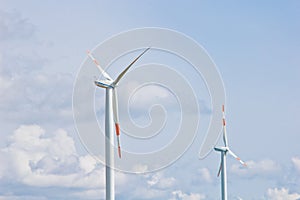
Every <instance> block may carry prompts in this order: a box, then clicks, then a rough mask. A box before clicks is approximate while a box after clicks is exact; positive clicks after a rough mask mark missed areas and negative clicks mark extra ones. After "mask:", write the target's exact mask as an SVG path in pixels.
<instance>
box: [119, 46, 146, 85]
mask: <svg viewBox="0 0 300 200" xmlns="http://www.w3.org/2000/svg"><path fill="white" fill-rule="evenodd" d="M149 49H150V47H148V48H147V49H146V50H144V51H143V52H142V53H141V54H140V55H139V56H138V57H136V59H134V60H133V61H132V62H131V63H130V64H129V65H128V66H127V67H126V68H125V69H124V70H123V71H122V72H121V73H120V75H119V76H118V77H117V78H116V80H115V81H114V84H115V85H117V84H118V82H119V81H120V80H121V78H122V77H123V76H124V74H125V73H126V72H127V71H128V70H129V68H130V67H131V66H132V65H133V64H134V63H135V62H136V61H137V60H138V59H139V58H140V57H141V56H142V55H143V54H144V53H146V51H148V50H149Z"/></svg>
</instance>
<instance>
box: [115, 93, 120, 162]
mask: <svg viewBox="0 0 300 200" xmlns="http://www.w3.org/2000/svg"><path fill="white" fill-rule="evenodd" d="M113 115H114V121H115V128H116V135H117V142H118V154H119V157H120V158H121V146H120V126H119V113H118V96H117V90H116V88H114V90H113Z"/></svg>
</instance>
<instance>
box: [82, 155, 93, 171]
mask: <svg viewBox="0 0 300 200" xmlns="http://www.w3.org/2000/svg"><path fill="white" fill-rule="evenodd" d="M96 164H97V162H96V159H95V158H94V157H92V156H90V155H86V156H82V157H80V158H79V166H80V168H81V169H83V170H84V171H85V172H86V173H89V172H91V171H93V170H94V169H95V167H96Z"/></svg>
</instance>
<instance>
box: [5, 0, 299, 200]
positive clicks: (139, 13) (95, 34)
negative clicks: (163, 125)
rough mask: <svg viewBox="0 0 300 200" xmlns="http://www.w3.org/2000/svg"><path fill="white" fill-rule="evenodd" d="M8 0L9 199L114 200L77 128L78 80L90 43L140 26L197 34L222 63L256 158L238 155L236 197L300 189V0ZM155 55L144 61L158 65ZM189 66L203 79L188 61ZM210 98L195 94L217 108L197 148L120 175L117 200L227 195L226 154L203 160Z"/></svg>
mask: <svg viewBox="0 0 300 200" xmlns="http://www.w3.org/2000/svg"><path fill="white" fill-rule="evenodd" d="M0 2H1V4H0V95H1V98H0V108H1V109H0V119H1V131H0V137H1V140H0V163H1V164H0V199H5V200H11V199H13V200H15V199H17V200H25V199H30V200H31V199H38V200H40V199H42V200H43V199H104V194H105V182H104V168H103V165H102V164H101V163H99V162H98V161H97V160H95V159H94V157H92V156H90V155H89V154H88V152H87V151H86V150H85V148H84V147H83V145H82V143H81V142H80V139H79V136H78V134H77V131H76V127H75V123H74V120H73V111H72V92H73V86H74V82H75V80H76V75H77V72H78V71H79V69H80V66H81V63H82V62H83V61H84V59H86V50H87V49H93V48H94V47H95V46H96V45H97V44H99V43H100V42H102V41H104V40H105V39H107V38H109V37H111V36H112V35H114V34H117V33H119V32H122V31H126V30H129V29H133V28H142V27H162V28H168V29H173V30H176V31H179V32H182V33H184V34H186V35H188V36H189V37H191V38H193V39H194V40H195V41H197V42H198V43H199V44H201V45H202V46H203V47H204V48H205V49H206V50H207V52H208V53H209V55H210V56H211V58H212V59H213V60H214V62H215V63H216V65H217V66H218V69H219V72H220V74H221V76H222V79H223V82H224V86H225V89H226V108H227V109H226V110H227V115H226V117H227V121H228V123H227V125H228V127H227V131H228V138H229V141H230V145H231V147H232V149H233V150H234V151H235V152H236V153H237V154H238V155H239V156H240V157H242V158H243V159H244V160H245V161H246V162H247V164H248V167H247V168H243V167H241V166H240V165H239V163H237V162H235V160H233V159H231V158H228V179H229V180H228V193H229V199H255V200H256V199H270V200H280V199H286V200H295V199H299V198H300V189H299V188H300V179H299V177H300V148H299V141H300V131H299V127H298V126H299V122H300V117H299V113H300V103H299V102H300V89H299V85H300V58H299V56H298V54H299V52H300V40H299V35H300V21H299V18H300V2H299V1H297V0H294V1H293V0H291V1H281V2H274V1H264V2H261V1H251V2H243V3H242V2H233V1H226V2H215V1H185V2H184V3H183V2H180V1H163V2H162V1H153V0H152V1H150V0H145V1H127V2H126V3H125V2H116V1H115V2H114V1H111V2H108V1H101V0H98V1H96V0H88V1H85V2H83V1H70V0H65V1H61V2H54V1H34V0H28V1H16V0H0ZM150 55H152V57H155V56H157V55H156V54H155V52H152V54H150ZM150 55H149V56H148V57H147V56H146V57H145V61H149V62H151V58H152V57H151V56H150ZM121 62H122V60H120V61H119V63H121ZM124 63H125V64H126V63H128V59H124ZM141 63H142V62H141ZM176 67H178V68H176ZM112 68H113V66H112ZM175 68H176V69H177V70H179V71H180V69H179V68H180V67H179V66H175ZM117 71H119V69H116V68H114V69H112V73H115V72H117ZM182 73H183V72H182ZM186 75H187V76H188V75H191V76H193V74H192V72H190V74H189V71H188V70H187V74H186ZM191 81H192V82H191V83H190V84H192V85H193V84H197V81H195V80H194V82H193V78H192V80H191ZM202 84H203V83H202ZM199 88H202V87H200V86H199ZM194 89H197V87H194ZM148 91H150V92H149V93H150V94H156V95H157V96H155V98H154V99H156V102H154V103H159V102H163V103H164V104H166V103H168V102H169V100H170V101H171V102H173V101H174V99H173V100H172V96H171V95H170V97H169V100H168V99H166V98H167V97H168V94H166V90H165V89H163V88H156V87H152V88H151V87H150V88H148ZM149 93H147V92H144V93H143V92H142V93H139V94H137V95H136V96H133V97H132V101H133V104H134V105H136V107H134V106H133V111H132V115H133V116H140V115H141V114H140V113H141V112H142V113H143V110H142V109H143V107H144V106H145V104H146V105H148V104H149V105H151V102H150V103H149V102H146V103H145V102H144V101H141V99H145V98H146V97H147V95H149ZM196 93H197V91H196ZM103 95H104V93H103V92H101V91H100V92H98V91H97V93H96V95H95V96H96V97H97V98H98V99H99V100H98V101H99V102H103V104H100V103H99V104H98V105H97V106H96V109H97V114H98V120H99V124H100V125H101V123H103V109H104V107H103V106H104V97H103ZM201 95H203V96H201ZM207 96H208V95H207V91H206V92H203V94H202V93H201V92H200V91H198V93H197V97H198V98H197V101H198V103H199V105H200V108H201V107H202V108H205V107H206V106H207V107H208V111H207V112H204V113H203V116H204V117H203V120H204V121H203V123H201V122H200V124H201V126H200V128H199V135H200V136H199V137H197V138H196V140H195V142H194V143H193V144H192V145H191V147H190V148H189V149H188V151H187V152H185V154H183V155H182V157H181V158H180V159H178V160H177V161H176V162H175V163H173V164H172V165H171V166H169V167H167V168H165V169H164V170H160V171H156V172H154V173H148V174H142V175H135V174H126V173H120V172H119V173H117V174H116V180H117V181H116V198H117V199H124V200H127V199H150V200H154V199H155V200H156V199H169V200H178V199H180V200H181V199H182V200H200V199H201V200H202V199H207V200H214V199H220V192H219V191H220V180H219V178H218V177H216V174H217V171H218V165H219V155H218V154H217V153H215V152H211V154H210V155H209V156H207V157H206V158H205V159H203V160H200V159H199V158H198V155H199V144H201V140H202V139H203V136H204V133H203V130H205V128H206V127H207V125H205V123H206V122H207V121H205V119H206V118H209V116H210V112H209V107H210V106H209V100H208V97H207ZM146 99H147V98H146ZM157 99H159V101H158V102H157ZM141 102H142V103H141ZM152 103H153V102H152ZM149 105H148V106H149ZM169 105H170V104H169ZM171 105H172V104H171ZM165 109H166V111H173V112H176V109H175V111H174V110H173V107H172V106H170V107H168V106H166V107H165ZM168 109H169V110H168ZM202 110H204V111H205V109H202ZM136 119H137V120H138V123H144V122H145V121H143V119H140V118H139V117H136ZM139 120H140V121H139ZM144 120H145V119H144ZM173 120H176V118H174V119H173ZM123 121H124V122H126V120H123ZM146 121H147V120H146ZM202 124H204V125H203V126H202ZM167 127H168V126H167ZM202 127H203V128H202ZM202 129H203V130H202ZM167 130H169V129H167ZM166 132H167V133H166V134H169V135H172V133H171V132H170V131H169V132H168V131H166ZM204 132H205V131H204ZM125 141H126V139H125ZM150 146H151V145H150ZM124 148H126V144H124ZM128 148H129V146H128ZM149 148H150V147H149ZM131 150H132V149H131ZM134 150H135V151H139V150H138V149H134Z"/></svg>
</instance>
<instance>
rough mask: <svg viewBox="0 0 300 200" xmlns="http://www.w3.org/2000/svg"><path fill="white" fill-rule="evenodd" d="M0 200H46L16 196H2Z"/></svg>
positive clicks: (45, 199) (38, 197) (43, 198)
mask: <svg viewBox="0 0 300 200" xmlns="http://www.w3.org/2000/svg"><path fill="white" fill-rule="evenodd" d="M0 200H47V198H46V197H43V196H25V195H24V196H16V195H2V196H0Z"/></svg>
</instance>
